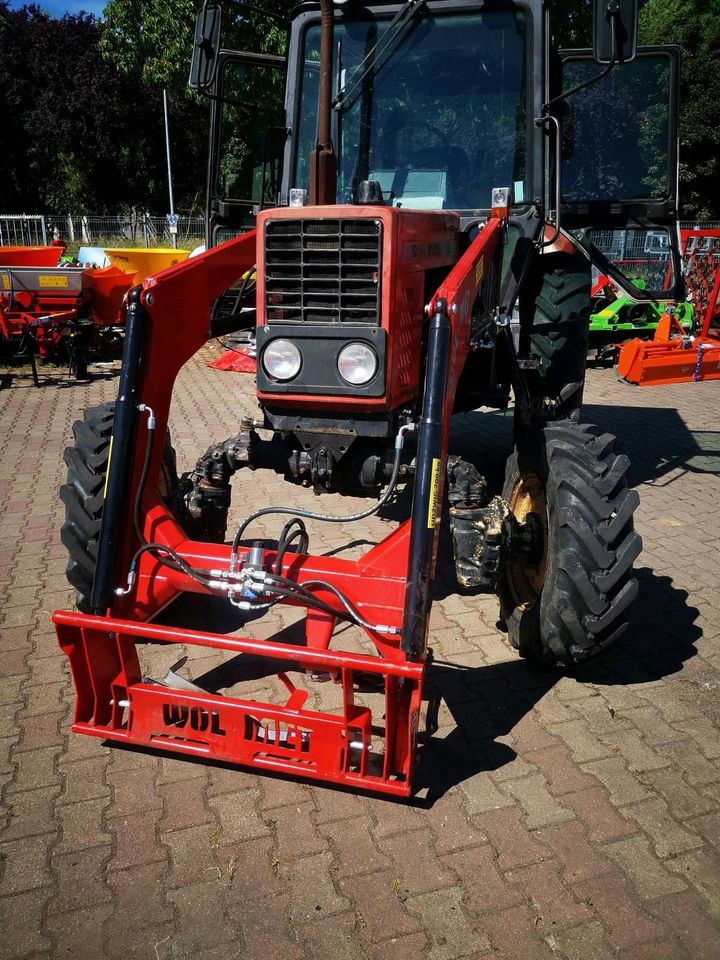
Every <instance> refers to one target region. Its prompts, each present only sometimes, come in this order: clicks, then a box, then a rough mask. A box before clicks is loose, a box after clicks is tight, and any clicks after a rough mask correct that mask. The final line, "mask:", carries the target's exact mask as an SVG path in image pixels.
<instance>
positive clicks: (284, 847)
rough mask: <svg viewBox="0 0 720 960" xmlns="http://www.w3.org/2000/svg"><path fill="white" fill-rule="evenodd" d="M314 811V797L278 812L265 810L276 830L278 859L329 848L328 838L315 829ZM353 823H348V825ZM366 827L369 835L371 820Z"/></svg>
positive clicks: (291, 857) (300, 855)
mask: <svg viewBox="0 0 720 960" xmlns="http://www.w3.org/2000/svg"><path fill="white" fill-rule="evenodd" d="M314 813H315V805H314V804H313V801H312V799H308V800H307V801H306V802H305V803H303V804H301V805H300V806H289V807H282V808H281V812H278V813H275V812H274V811H272V810H269V811H266V812H264V814H263V817H264V820H265V822H266V823H267V824H269V826H270V828H271V829H273V830H274V832H275V837H276V841H277V848H276V856H277V858H278V860H293V859H294V858H295V857H305V856H308V855H309V854H312V853H322V852H323V851H324V850H327V849H328V844H327V840H326V839H325V838H324V837H322V836H320V833H319V832H317V831H316V829H315V823H314V820H313V814H314ZM355 823H357V821H355ZM353 825H354V824H352V825H351V824H348V827H350V826H353ZM366 829H367V831H368V835H369V830H370V823H369V822H368V824H367V827H366Z"/></svg>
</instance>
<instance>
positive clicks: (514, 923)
mask: <svg viewBox="0 0 720 960" xmlns="http://www.w3.org/2000/svg"><path fill="white" fill-rule="evenodd" d="M535 919H536V918H535V917H534V916H532V915H531V914H530V911H529V910H528V908H527V907H526V906H525V905H522V906H517V907H513V908H512V909H510V910H503V911H501V912H497V913H488V914H486V915H485V916H483V917H482V919H481V921H480V922H481V925H482V927H483V928H484V929H485V930H486V932H487V933H488V934H489V935H490V939H491V942H492V943H493V945H494V946H496V947H498V948H499V950H500V955H501V956H502V957H503V960H550V957H552V956H557V954H555V952H554V951H551V950H550V948H549V947H548V946H547V945H546V944H545V943H544V942H543V941H542V940H541V939H540V938H539V937H538V931H537V924H536V923H535Z"/></svg>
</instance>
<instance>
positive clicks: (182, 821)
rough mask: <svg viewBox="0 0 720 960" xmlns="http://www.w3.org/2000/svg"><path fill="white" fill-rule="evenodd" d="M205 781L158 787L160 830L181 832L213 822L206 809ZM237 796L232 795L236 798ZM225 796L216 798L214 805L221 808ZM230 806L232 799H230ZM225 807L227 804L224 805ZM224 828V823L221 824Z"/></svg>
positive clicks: (211, 812)
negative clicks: (161, 810) (161, 809)
mask: <svg viewBox="0 0 720 960" xmlns="http://www.w3.org/2000/svg"><path fill="white" fill-rule="evenodd" d="M205 788H206V781H205V780H204V779H203V780H201V779H192V780H187V781H183V782H182V783H165V784H160V785H159V786H158V788H157V789H158V793H159V794H160V796H161V797H162V799H163V818H162V820H161V822H160V830H161V831H162V832H167V831H170V830H182V829H184V828H185V827H192V826H196V825H199V824H202V823H212V822H214V819H215V816H214V812H213V811H212V810H211V809H210V808H209V807H208V800H207V797H206V794H205ZM236 796H238V794H233V795H232V797H236ZM228 799H229V798H228V797H226V796H223V797H219V798H216V801H215V802H216V803H219V804H220V807H221V808H222V806H223V802H224V801H226V800H228ZM230 804H232V799H231V798H230ZM226 807H227V804H226ZM223 828H225V823H223Z"/></svg>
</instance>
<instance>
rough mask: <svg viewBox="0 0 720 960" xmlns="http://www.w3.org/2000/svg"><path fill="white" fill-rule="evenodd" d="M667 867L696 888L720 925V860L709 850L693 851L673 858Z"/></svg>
mask: <svg viewBox="0 0 720 960" xmlns="http://www.w3.org/2000/svg"><path fill="white" fill-rule="evenodd" d="M667 867H668V869H669V870H672V871H673V872H674V873H677V874H678V875H679V876H680V877H682V878H683V879H684V880H687V881H688V882H689V883H691V884H692V885H693V887H695V889H696V890H697V891H698V893H699V894H700V896H701V897H702V898H703V900H704V901H705V909H706V910H707V912H708V913H709V915H710V916H711V917H712V918H713V919H714V920H715V922H716V923H720V886H719V885H718V871H719V870H720V860H718V858H717V856H715V855H714V854H713V853H711V852H710V850H709V849H704V850H693V851H691V852H690V853H685V854H682V855H681V856H678V857H674V858H671V859H670V860H668V861H667Z"/></svg>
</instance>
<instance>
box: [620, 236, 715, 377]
mask: <svg viewBox="0 0 720 960" xmlns="http://www.w3.org/2000/svg"><path fill="white" fill-rule="evenodd" d="M681 237H682V244H683V254H684V257H685V263H686V276H685V282H686V284H687V290H688V299H689V300H691V301H692V303H693V306H694V311H695V317H696V318H698V319H699V323H700V327H699V330H697V332H696V333H694V334H692V335H690V334H688V333H687V331H686V330H684V329H683V328H682V326H681V325H680V323H679V322H678V321H677V318H676V317H675V316H674V314H672V313H670V312H666V313H665V314H664V315H663V317H662V319H661V320H660V323H659V324H658V326H657V329H656V331H655V335H654V337H653V339H652V340H638V339H636V340H630V341H629V342H628V343H626V344H624V345H623V346H622V347H621V348H620V352H619V354H618V360H617V367H616V370H617V374H618V377H619V378H620V379H621V380H624V381H626V382H627V383H631V384H634V385H636V386H639V387H653V386H659V385H662V384H668V383H691V382H697V381H698V380H718V379H720V230H683V231H682V234H681Z"/></svg>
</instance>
